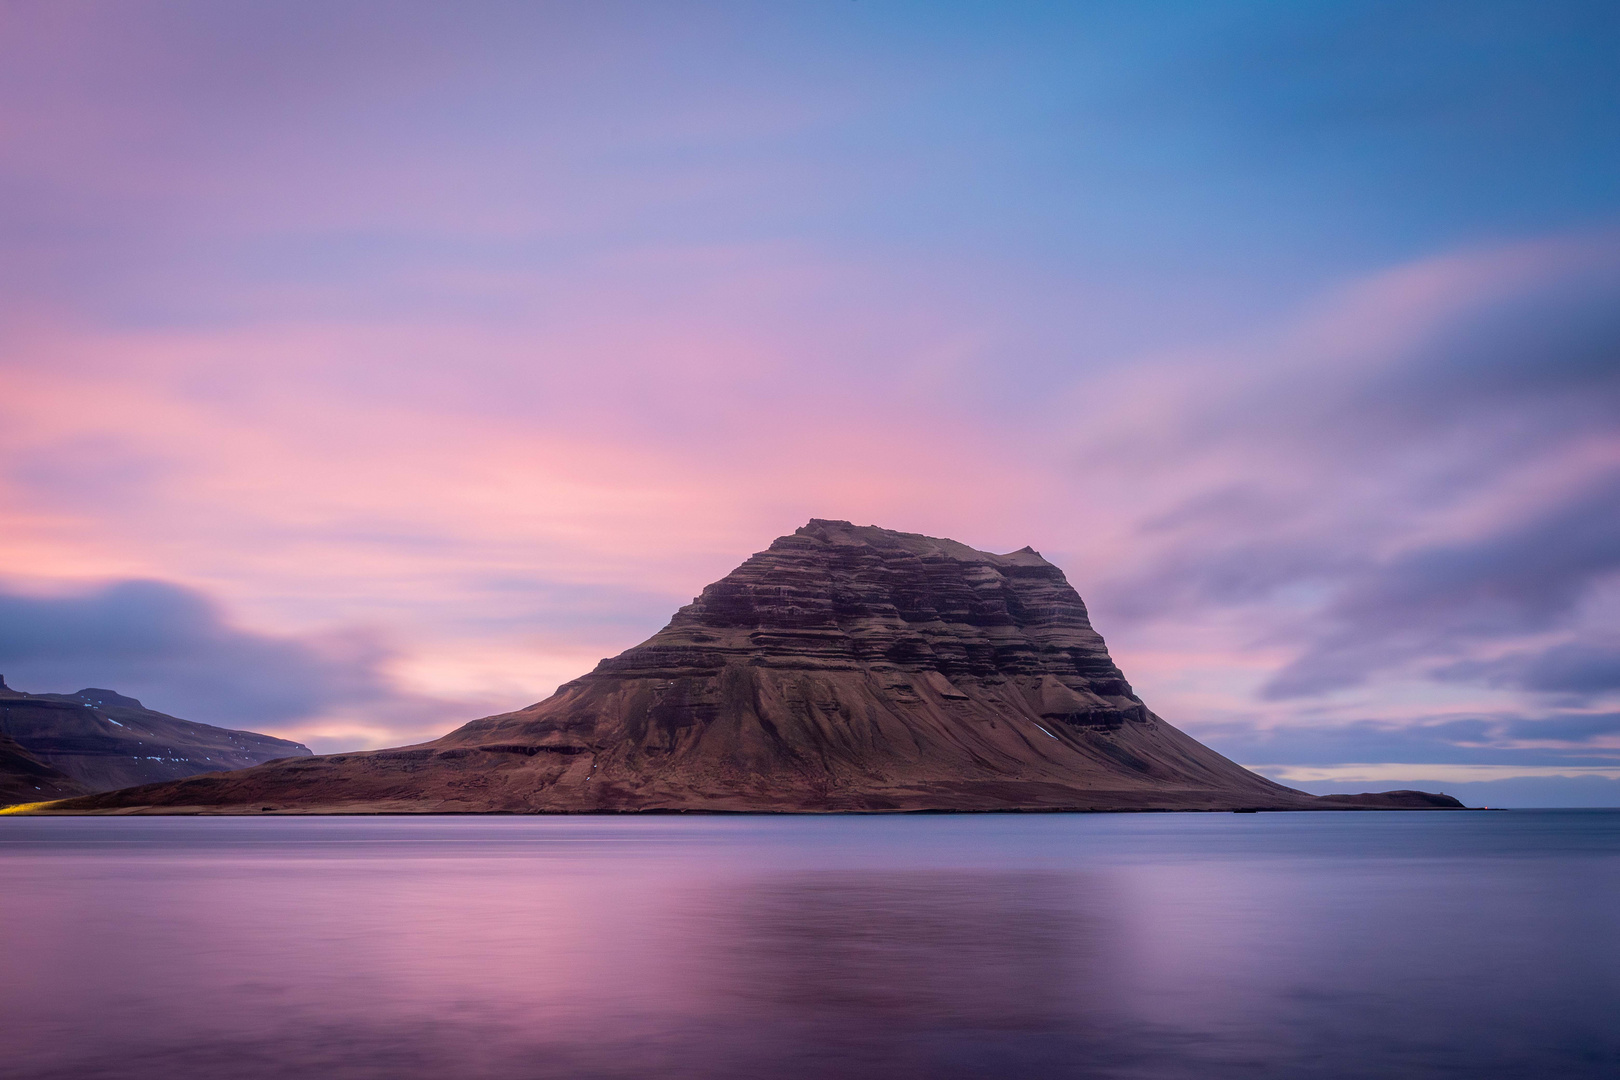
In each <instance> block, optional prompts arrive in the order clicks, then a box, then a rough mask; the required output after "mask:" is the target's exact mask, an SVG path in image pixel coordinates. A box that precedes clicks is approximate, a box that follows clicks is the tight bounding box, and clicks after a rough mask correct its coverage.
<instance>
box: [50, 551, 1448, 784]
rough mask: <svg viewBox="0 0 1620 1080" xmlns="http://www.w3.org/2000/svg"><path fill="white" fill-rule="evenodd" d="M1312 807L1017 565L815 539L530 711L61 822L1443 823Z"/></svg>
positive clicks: (1079, 609) (239, 774)
mask: <svg viewBox="0 0 1620 1080" xmlns="http://www.w3.org/2000/svg"><path fill="white" fill-rule="evenodd" d="M1459 805H1460V804H1459V803H1457V802H1456V800H1454V799H1450V798H1447V797H1445V796H1437V795H1428V794H1424V793H1421V792H1398V793H1391V794H1387V795H1355V796H1350V795H1343V796H1327V797H1323V798H1318V797H1316V796H1312V795H1307V794H1305V793H1303V792H1299V791H1294V790H1292V789H1290V788H1286V787H1283V786H1281V785H1279V784H1275V783H1272V782H1271V781H1269V780H1267V779H1265V778H1264V777H1261V776H1258V775H1256V774H1254V773H1252V772H1249V771H1248V770H1246V769H1244V768H1242V767H1241V766H1239V765H1237V764H1235V763H1233V762H1231V761H1229V760H1227V759H1226V758H1224V757H1222V756H1221V755H1220V754H1217V753H1215V752H1214V751H1213V750H1210V749H1209V748H1208V747H1205V746H1203V745H1201V744H1200V743H1198V742H1196V741H1195V740H1193V739H1192V738H1190V737H1188V736H1187V735H1185V734H1183V733H1182V732H1180V731H1178V730H1176V729H1175V728H1173V727H1171V726H1170V725H1169V724H1167V723H1165V722H1164V721H1163V720H1161V719H1159V718H1158V717H1157V716H1155V715H1154V714H1153V713H1152V712H1150V711H1149V710H1148V708H1147V706H1146V705H1144V704H1143V703H1142V701H1141V699H1140V698H1138V697H1137V696H1136V694H1135V693H1134V692H1133V691H1132V690H1131V686H1130V684H1129V683H1128V682H1126V680H1125V677H1124V675H1123V674H1122V673H1121V672H1120V670H1119V668H1118V667H1117V666H1115V664H1114V661H1113V660H1112V659H1111V658H1110V657H1109V655H1108V650H1107V648H1106V647H1105V645H1104V644H1103V639H1102V637H1101V636H1099V635H1098V633H1097V632H1096V630H1094V629H1093V628H1092V626H1091V621H1090V619H1089V618H1088V616H1087V613H1086V606H1085V604H1084V603H1083V602H1082V601H1081V599H1080V597H1079V595H1077V594H1076V593H1075V591H1074V589H1073V588H1071V587H1070V585H1069V583H1068V581H1067V580H1065V579H1064V576H1063V573H1062V571H1060V570H1059V569H1058V568H1057V567H1056V566H1054V565H1052V564H1051V563H1049V562H1047V561H1046V560H1045V559H1043V558H1042V557H1041V556H1040V555H1039V554H1038V553H1037V552H1035V551H1033V550H1032V549H1030V548H1023V549H1022V550H1019V551H1015V552H1012V553H1011V554H1008V555H992V554H989V553H986V552H983V551H976V550H974V549H973V548H970V547H968V546H966V545H964V544H959V543H957V542H955V541H953V540H939V539H934V538H932V537H927V536H920V535H917V534H914V533H902V532H892V531H890V530H888V529H880V528H875V527H870V526H855V525H852V524H850V523H849V522H847V521H824V520H819V519H818V520H813V521H811V522H810V523H809V524H808V525H806V526H805V527H803V528H802V529H799V530H798V531H797V532H795V533H793V534H792V535H791V536H784V537H781V538H779V539H778V540H776V541H775V542H774V543H773V544H771V546H770V547H769V548H768V549H767V550H765V551H762V552H760V553H758V554H756V555H754V556H753V557H751V558H750V559H748V561H747V562H745V563H743V564H742V565H741V566H739V567H738V568H737V569H736V570H734V571H732V572H731V573H730V574H728V575H727V576H726V577H725V578H723V579H721V580H720V581H718V582H715V583H714V584H713V585H710V586H709V587H708V588H706V589H704V590H703V593H702V595H701V596H699V597H697V599H695V600H694V601H693V602H692V603H691V604H689V605H687V606H686V607H683V608H681V609H680V610H679V611H678V612H676V614H675V617H674V618H673V619H671V620H670V622H669V625H668V626H666V627H664V629H662V630H660V631H659V632H658V633H656V634H654V635H653V636H652V637H651V638H649V639H648V640H647V641H645V642H643V643H642V644H640V645H638V646H636V647H635V648H632V649H629V650H628V651H626V652H623V653H621V654H619V655H618V656H615V657H612V658H611V659H608V660H603V661H602V662H601V663H600V664H598V665H597V667H596V669H595V670H594V671H592V672H591V673H590V674H588V675H585V676H584V677H582V678H579V679H576V680H574V681H573V682H570V683H567V684H565V685H563V686H562V687H560V688H559V689H558V690H557V692H556V693H555V694H553V695H552V696H551V697H549V698H547V699H546V700H544V701H542V702H539V703H538V704H535V705H531V706H529V707H528V708H525V709H519V710H518V711H516V712H511V713H504V714H502V715H499V716H491V717H486V718H485V719H482V720H474V721H473V722H471V723H469V724H467V725H465V726H463V727H461V728H458V729H457V730H455V731H453V732H451V733H450V734H448V735H446V736H444V737H443V738H441V739H439V740H437V741H435V742H430V743H425V744H422V745H419V746H408V747H403V748H399V749H392V750H376V751H368V752H363V753H352V754H332V755H326V756H319V757H300V758H290V759H287V760H283V761H277V762H272V763H270V764H266V765H260V766H257V767H254V768H249V769H242V770H239V771H236V772H228V773H214V774H209V775H204V776H197V777H193V778H190V779H186V780H180V781H176V782H171V783H162V784H148V785H146V786H144V787H138V788H131V789H128V790H125V791H118V792H112V793H108V794H103V795H93V796H89V797H84V798H77V799H69V800H65V801H62V802H58V803H54V804H52V805H51V806H50V807H49V810H48V812H64V813H85V812H102V813H108V812H111V813H142V812H144V813H197V812H201V813H264V812H267V811H269V812H304V813H368V812H388V813H400V812H421V813H454V812H513V813H589V812H612V811H644V812H656V811H665V812H669V811H767V812H829V811H906V810H911V811H917V810H1237V809H1277V810H1284V809H1287V810H1303V809H1377V808H1414V809H1415V808H1431V807H1432V808H1440V807H1457V806H1459Z"/></svg>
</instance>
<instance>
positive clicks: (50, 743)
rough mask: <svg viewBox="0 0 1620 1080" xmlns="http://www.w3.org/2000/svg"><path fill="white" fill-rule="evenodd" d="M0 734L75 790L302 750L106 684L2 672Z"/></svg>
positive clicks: (255, 762)
mask: <svg viewBox="0 0 1620 1080" xmlns="http://www.w3.org/2000/svg"><path fill="white" fill-rule="evenodd" d="M0 736H5V737H6V738H8V739H9V740H11V741H13V742H14V744H15V745H17V746H18V747H19V748H20V749H21V750H22V751H23V752H24V753H25V754H26V755H27V756H28V757H30V758H31V759H33V760H34V761H36V762H37V763H40V764H42V765H43V766H46V767H49V768H50V769H52V770H53V771H55V772H56V773H58V774H59V775H61V776H62V777H63V778H64V779H65V780H67V781H69V782H70V783H72V784H75V785H77V787H78V790H79V791H81V792H96V791H111V790H114V789H117V788H125V787H129V786H130V785H132V784H149V783H152V782H153V781H159V780H176V779H179V778H181V777H185V776H194V775H196V774H197V773H203V772H213V771H215V770H218V769H241V768H246V767H247V766H250V765H258V764H261V763H263V762H266V761H270V760H272V759H274V758H284V757H293V756H296V755H300V754H301V755H304V756H306V757H307V756H308V755H309V748H308V747H307V746H304V745H303V744H301V743H295V742H289V741H288V740H286V739H277V738H273V737H271V736H269V735H259V734H255V733H254V732H251V731H232V730H230V729H228V728H218V727H213V726H211V725H209V724H198V723H194V722H192V721H190V720H180V719H178V718H176V717H173V716H167V715H165V714H163V713H160V712H154V711H153V710H151V709H148V708H146V707H144V706H143V705H142V704H141V703H140V702H139V701H137V700H135V699H134V698H132V697H125V696H124V695H122V694H119V693H116V692H115V691H112V690H101V689H97V688H94V687H91V688H88V689H84V690H80V691H79V692H78V693H76V694H25V693H21V692H19V691H16V690H13V689H11V688H10V687H9V686H7V685H6V683H5V679H4V678H0ZM24 794H26V792H24ZM13 801H15V800H13ZM28 801H35V800H28Z"/></svg>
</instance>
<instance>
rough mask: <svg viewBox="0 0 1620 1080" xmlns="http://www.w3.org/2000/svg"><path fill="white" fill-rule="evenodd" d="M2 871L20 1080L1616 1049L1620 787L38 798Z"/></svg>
mask: <svg viewBox="0 0 1620 1080" xmlns="http://www.w3.org/2000/svg"><path fill="white" fill-rule="evenodd" d="M1519 822H1524V823H1525V824H1524V825H1523V826H1522V827H1521V825H1519V824H1518V823H1519ZM1402 830H1407V831H1405V832H1403V831H1402ZM1413 830H1416V831H1413ZM1525 830H1530V832H1531V833H1533V834H1534V835H1533V836H1530V835H1529V834H1528V833H1526V832H1525ZM1379 837H1382V839H1379ZM1532 840H1533V842H1532ZM1389 852H1393V854H1389ZM0 886H3V887H0V1078H3V1080H205V1078H206V1080H214V1078H220V1077H229V1078H232V1080H291V1078H294V1077H297V1078H318V1080H427V1078H433V1080H562V1078H568V1080H629V1078H637V1080H640V1078H658V1080H755V1078H760V1077H771V1078H777V1077H780V1078H784V1080H834V1078H836V1080H879V1078H881V1080H1000V1078H1003V1077H1019V1078H1025V1077H1038V1078H1042V1080H1085V1078H1110V1080H1184V1078H1197V1080H1239V1078H1242V1080H1254V1078H1257V1077H1260V1078H1268V1077H1287V1078H1289V1080H1340V1078H1343V1077H1360V1076H1397V1077H1402V1078H1406V1077H1416V1078H1430V1077H1432V1078H1434V1080H1442V1078H1451V1077H1459V1076H1490V1077H1492V1080H1517V1078H1524V1080H1531V1078H1536V1080H1540V1078H1541V1077H1545V1076H1558V1077H1560V1078H1561V1080H1599V1078H1602V1080H1608V1078H1609V1077H1612V1076H1616V1075H1620V1038H1617V1036H1616V1034H1615V1032H1616V1029H1615V1026H1614V1023H1613V1016H1614V1015H1615V1014H1616V1012H1617V1011H1620V974H1617V973H1620V906H1617V905H1615V904H1613V903H1612V899H1611V898H1612V897H1613V896H1615V895H1617V894H1620V815H1615V816H1613V817H1612V819H1611V818H1596V817H1591V818H1568V819H1563V818H1518V817H1512V816H1508V815H1502V816H1490V815H1482V816H1480V817H1477V818H1475V817H1468V818H1465V817H1461V816H1449V815H1441V816H1438V817H1432V818H1431V817H1425V816H1423V815H1410V816H1408V817H1404V818H1403V817H1400V816H1395V815H1392V816H1389V817H1379V816H1376V815H1367V816H1359V815H1319V816H1316V817H1309V816H1301V817H1299V818H1290V819H1282V818H1280V817H1278V818H1266V817H1262V819H1261V820H1256V819H1255V818H1231V817H1220V818H1217V817H1212V816H1210V815H1193V816H1179V815H1178V816H1173V817H1172V816H1164V817H1157V818H1137V817H1130V818H1125V817H1121V818H1097V817H1074V818H1068V817H1060V816H1051V817H1046V816H1043V817H1039V818H1022V819H1013V818H992V817H964V818H933V819H919V818H904V819H901V818H896V819H881V820H880V819H825V820H806V821H799V820H776V819H755V820H746V819H744V820H730V819H711V820H700V821H690V820H680V821H674V820H667V819H661V820H649V821H638V820H607V819H581V820H512V821H505V822H497V821H482V820H472V819H467V820H462V819H445V820H443V821H437V822H435V821H422V822H417V821H404V820H394V819H378V820H372V821H321V820H293V819H281V820H275V821H271V820H262V821H261V820H247V821H234V820H230V821H223V820H216V821H211V822H202V821H150V820H148V821H140V820H136V819H115V820H106V819H102V820H77V821H74V820H63V819H8V820H7V825H6V827H5V828H4V829H0Z"/></svg>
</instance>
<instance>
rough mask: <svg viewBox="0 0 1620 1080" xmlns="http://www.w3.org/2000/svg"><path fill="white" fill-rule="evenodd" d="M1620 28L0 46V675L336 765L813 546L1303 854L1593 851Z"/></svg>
mask: <svg viewBox="0 0 1620 1080" xmlns="http://www.w3.org/2000/svg"><path fill="white" fill-rule="evenodd" d="M1617 54H1620V8H1616V7H1615V6H1614V5H1613V4H1611V3H1607V2H1591V3H1583V2H1561V0H1537V2H1534V3H1520V2H1497V0H1466V2H1457V3H1450V2H1426V0H1417V2H1413V0H1403V2H1390V3H1383V2H1378V3H1374V2H1358V0H1342V2H1336V3H1311V2H1306V0H1287V2H1281V0H1278V2H1245V0H1224V2H1215V3H1211V2H1208V0H1198V2H1187V3H1172V2H1156V0H1128V2H1127V0H1119V2H1111V0H1096V2H1089V3H1073V2H1069V3H1011V2H998V3H956V2H941V0H931V2H928V3H922V2H917V3H912V2H901V0H818V2H798V0H776V2H773V3H770V4H759V3H689V2H684V0H658V2H657V3H652V2H642V3H619V2H614V0H591V2H578V3H540V2H527V3H488V2H467V3H458V4H444V3H432V4H424V3H415V2H410V0H388V2H358V0H320V2H300V0H285V2H282V3H277V4H274V5H266V4H256V3H246V2H231V0H206V2H198V3H187V2H184V0H165V2H162V3H153V2H147V0H116V2H113V0H108V2H99V3H85V2H77V0H0V252H3V257H0V672H4V673H5V676H6V679H7V681H8V682H9V683H10V684H11V685H12V686H13V687H15V688H19V689H24V690H29V691H33V692H68V691H73V690H77V689H79V688H81V687H85V686H104V687H109V688H113V689H117V690H119V691H121V692H123V693H126V694H131V695H133V696H136V697H139V698H141V699H142V700H143V701H145V702H146V704H147V705H148V706H150V707H153V708H157V709H160V710H162V711H165V712H169V713H172V714H174V715H178V716H182V717H185V718H187V719H193V720H200V721H204V722H208V723H214V724H221V725H224V726H230V727H242V728H249V729H252V730H258V731H264V732H268V733H271V734H276V735H281V736H285V737H290V738H295V739H299V740H301V741H303V742H305V743H307V744H309V745H310V746H311V747H313V748H314V749H316V750H317V751H337V750H345V749H355V748H361V747H376V746H385V745H396V744H400V743H406V742H412V741H420V740H423V739H427V738H432V737H436V736H437V735H439V734H442V733H444V732H445V731H448V730H449V729H451V728H453V727H455V726H457V725H459V724H460V723H462V722H464V721H466V720H468V719H471V718H474V717H476V716H481V715H486V714H489V713H494V712H500V711H505V710H508V709H512V708H518V707H521V706H523V705H527V704H529V703H531V702H534V701H537V700H539V699H541V698H543V697H545V696H547V695H548V694H549V693H551V691H552V690H553V689H554V688H555V687H556V686H557V685H558V684H559V683H561V682H563V681H566V680H568V679H571V678H574V677H577V676H578V675H580V674H583V673H584V672H585V671H587V670H589V669H590V668H591V667H592V666H593V665H594V664H595V663H596V661H597V660H599V659H600V658H602V657H605V656H610V655H613V654H616V653H618V652H620V651H621V650H623V649H625V648H628V647H629V646H631V645H634V644H636V643H637V642H639V641H641V640H643V639H645V638H646V637H647V636H649V635H650V634H652V633H653V632H655V631H656V630H657V629H658V628H659V627H660V626H662V625H663V624H664V623H665V621H667V619H668V617H669V615H670V614H671V613H672V612H673V611H674V609H675V608H676V607H678V606H679V605H680V604H682V603H685V602H687V601H688V600H689V599H690V598H691V597H693V596H695V595H696V594H697V593H698V591H699V590H700V589H701V588H702V587H703V586H704V585H705V584H707V583H708V582H710V581H713V580H715V579H717V578H719V577H722V576H723V575H724V574H725V573H727V572H728V571H729V570H730V569H731V568H732V567H734V566H735V565H737V564H738V563H740V562H741V561H742V560H743V559H744V558H746V557H747V556H748V555H749V554H750V553H752V552H755V551H758V550H761V549H763V548H765V547H766V546H768V544H769V543H770V541H771V540H772V539H773V538H774V537H776V536H778V535H781V534H784V533H788V532H791V531H793V529H795V528H797V527H798V526H800V525H802V524H804V522H805V521H806V520H807V519H809V518H811V517H824V518H841V519H848V520H852V521H855V522H857V523H859V524H875V525H881V526H884V527H887V528H893V529H901V530H905V531H909V532H922V533H927V534H930V535H936V536H949V537H952V538H954V539H957V540H961V541H963V542H965V543H969V544H972V545H973V546H975V547H979V548H982V549H985V550H991V551H998V552H1005V551H1011V550H1014V549H1016V548H1019V547H1022V546H1023V545H1025V544H1029V545H1032V546H1034V547H1035V548H1037V549H1038V550H1040V551H1041V552H1042V553H1043V554H1044V555H1046V557H1047V558H1048V559H1050V560H1051V561H1053V562H1055V563H1057V564H1058V565H1059V566H1060V567H1062V568H1063V569H1064V570H1065V572H1066V573H1067V574H1068V577H1069V579H1070V581H1071V582H1072V583H1073V584H1074V585H1075V587H1076V588H1077V589H1078V590H1079V591H1080V593H1081V594H1082V596H1083V597H1085V599H1086V600H1087V603H1088V605H1089V607H1090V610H1091V613H1092V618H1093V621H1094V623H1095V624H1096V626H1097V628H1098V629H1099V630H1100V631H1101V632H1102V634H1103V635H1104V636H1105V638H1106V639H1107V641H1108V643H1109V646H1110V648H1111V650H1112V652H1113V654H1114V656H1115V658H1116V660H1117V661H1118V662H1119V664H1120V665H1121V667H1122V668H1123V669H1124V671H1125V673H1126V675H1127V677H1128V678H1130V679H1131V681H1132V683H1133V685H1134V686H1135V688H1136V689H1137V691H1138V692H1139V693H1140V694H1141V695H1142V697H1143V698H1144V699H1145V700H1146V701H1147V702H1148V704H1149V705H1150V707H1152V708H1153V709H1154V710H1155V711H1156V712H1158V713H1159V714H1160V715H1162V716H1164V717H1165V718H1166V719H1167V720H1169V721H1170V722H1172V723H1174V724H1176V725H1178V726H1180V727H1182V728H1183V729H1185V730H1186V731H1188V732H1189V733H1191V734H1193V735H1194V736H1195V737H1197V738H1199V739H1201V740H1203V741H1205V742H1206V743H1208V744H1209V745H1211V746H1213V747H1215V748H1216V749H1218V750H1220V751H1221V752H1223V753H1225V754H1227V755H1228V756H1230V757H1232V758H1234V759H1235V760H1237V761H1240V762H1242V763H1243V764H1245V765H1249V766H1251V767H1255V768H1257V769H1259V770H1260V771H1262V772H1264V773H1266V774H1267V775H1269V776H1273V777H1275V778H1278V779H1281V780H1283V781H1285V782H1288V783H1291V784H1294V785H1296V786H1300V787H1304V788H1306V789H1307V790H1314V791H1322V792H1326V791H1334V790H1339V791H1342V790H1379V789H1388V788H1394V787H1404V786H1419V787H1426V788H1428V789H1430V790H1435V789H1440V790H1446V791H1449V792H1451V793H1453V794H1459V795H1460V796H1462V797H1464V798H1465V800H1466V801H1471V802H1475V803H1488V804H1491V805H1514V804H1518V805H1564V804H1568V805H1620V137H1617V136H1620V65H1616V64H1615V63H1614V62H1613V58H1614V57H1615V56H1616V55H1617Z"/></svg>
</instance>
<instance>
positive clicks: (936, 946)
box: [722, 871, 1103, 1030]
mask: <svg viewBox="0 0 1620 1080" xmlns="http://www.w3.org/2000/svg"><path fill="white" fill-rule="evenodd" d="M1099 895H1100V890H1099V888H1098V887H1097V886H1096V884H1095V883H1092V882H1088V881H1086V880H1085V879H1083V878H1080V877H1077V876H1066V875H1060V874H1051V873H1045V874H1042V873H971V872H965V871H910V872H882V871H860V872H828V873H821V874H806V875H798V876H792V877H786V878H780V879H771V880H766V881H762V882H759V883H757V884H755V885H753V886H752V887H751V888H749V889H748V890H747V891H745V892H744V893H743V894H742V896H741V897H739V898H733V901H732V912H733V914H732V915H731V916H730V918H734V920H735V927H736V930H735V943H734V944H733V945H732V946H731V947H730V948H728V949H727V950H725V955H726V956H727V958H728V960H729V962H730V964H731V965H732V970H731V972H730V973H729V974H730V979H729V984H722V985H725V988H726V989H727V990H728V991H729V992H730V993H731V994H733V995H735V996H736V997H737V998H739V999H741V1001H742V1002H743V1003H744V1004H745V1006H746V1007H747V1008H748V1009H749V1010H751V1011H752V1012H754V1013H756V1014H759V1015H763V1016H768V1017H775V1018H782V1017H789V1018H792V1019H794V1020H797V1021H802V1022H808V1023H815V1024H827V1025H833V1024H836V1025H875V1026H879V1027H882V1028H885V1029H889V1030H892V1029H894V1028H895V1027H897V1026H904V1027H924V1028H926V1027H947V1026H950V1027H960V1026H968V1027H974V1028H994V1029H1008V1030H1040V1029H1050V1028H1054V1027H1056V1026H1058V1025H1059V1024H1061V1023H1063V1022H1064V1021H1065V1020H1066V1019H1069V1018H1072V1016H1073V1015H1074V1013H1075V1012H1076V1005H1077V1002H1076V1000H1075V992H1076V991H1077V990H1081V989H1082V988H1088V989H1089V988H1090V987H1093V986H1095V984H1096V982H1097V981H1098V979H1099V972H1098V970H1097V968H1098V955H1097V952H1098V940H1099V934H1098V926H1099V925H1100V923H1101V922H1102V921H1103V913H1101V912H1100V911H1099V910H1098V897H1099Z"/></svg>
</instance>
